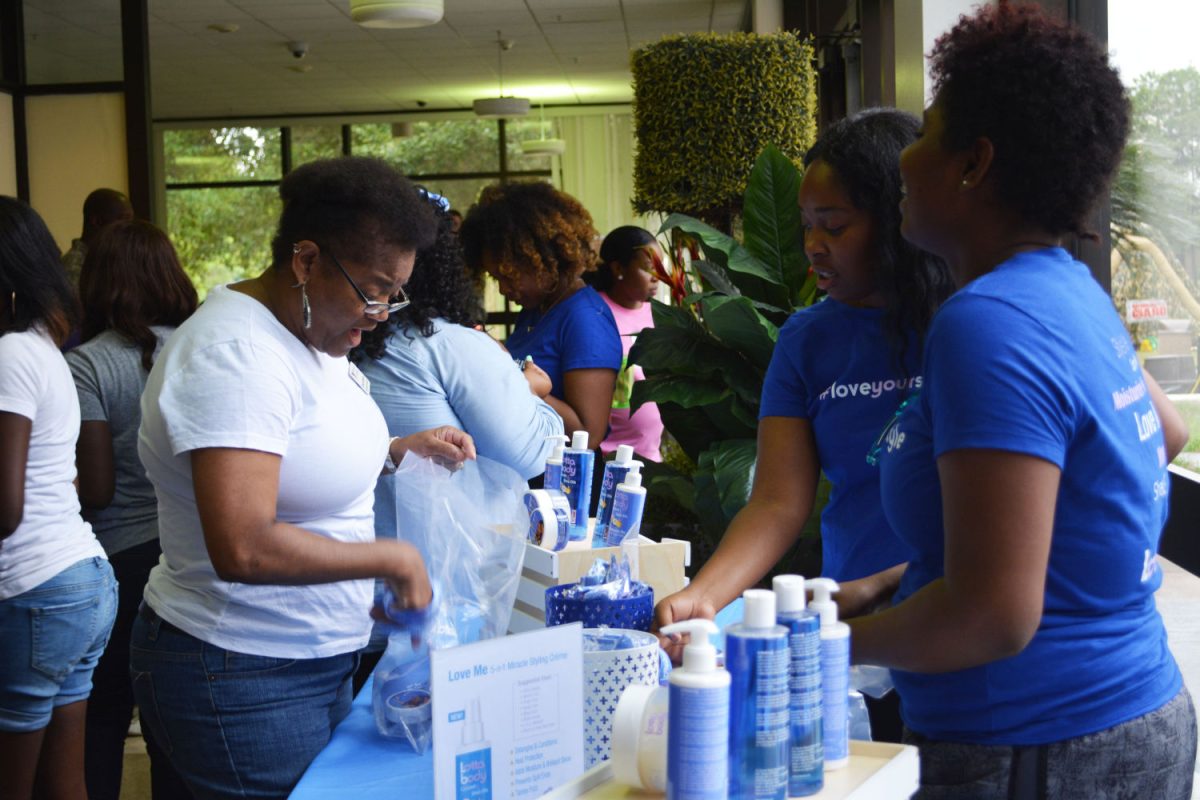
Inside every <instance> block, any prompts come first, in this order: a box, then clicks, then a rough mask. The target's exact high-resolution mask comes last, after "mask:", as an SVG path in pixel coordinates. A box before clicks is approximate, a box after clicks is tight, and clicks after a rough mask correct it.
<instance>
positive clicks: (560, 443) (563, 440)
mask: <svg viewBox="0 0 1200 800" xmlns="http://www.w3.org/2000/svg"><path fill="white" fill-rule="evenodd" d="M551 439H553V440H554V441H555V445H554V450H553V452H552V453H551V455H550V457H551V458H557V459H558V460H559V461H562V454H563V450H565V449H566V448H567V445H568V444H570V443H571V440H570V438H568V437H567V436H565V435H563V434H561V433H554V434H551V435H549V436H547V437H546V440H547V441H549V440H551Z"/></svg>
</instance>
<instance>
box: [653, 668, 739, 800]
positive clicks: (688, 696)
mask: <svg viewBox="0 0 1200 800" xmlns="http://www.w3.org/2000/svg"><path fill="white" fill-rule="evenodd" d="M667 709H668V710H667V717H668V721H667V798H668V800H725V798H726V797H727V793H728V791H729V687H728V686H720V687H715V688H708V689H693V688H689V687H686V686H677V685H675V684H671V687H670V700H669V702H668V705H667Z"/></svg>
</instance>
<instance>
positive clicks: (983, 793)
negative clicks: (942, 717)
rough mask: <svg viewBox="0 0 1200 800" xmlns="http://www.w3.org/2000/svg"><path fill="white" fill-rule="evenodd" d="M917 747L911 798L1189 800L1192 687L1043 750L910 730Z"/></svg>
mask: <svg viewBox="0 0 1200 800" xmlns="http://www.w3.org/2000/svg"><path fill="white" fill-rule="evenodd" d="M904 741H905V743H906V744H914V745H916V746H917V747H918V748H919V749H920V760H921V788H920V789H919V790H918V791H917V793H916V794H915V795H913V800H1189V799H1190V798H1191V796H1192V772H1193V769H1194V768H1195V764H1196V711H1195V709H1194V708H1193V707H1192V698H1191V696H1190V695H1189V694H1188V691H1187V688H1186V687H1185V688H1183V689H1181V690H1180V692H1179V694H1177V695H1176V696H1175V697H1174V699H1172V700H1171V701H1169V702H1168V703H1166V704H1165V705H1164V706H1162V707H1161V708H1159V709H1158V710H1156V711H1151V712H1150V713H1149V714H1145V715H1144V716H1141V717H1138V718H1137V719H1132V720H1130V721H1129V722H1123V723H1121V724H1120V725H1116V726H1113V727H1112V728H1109V729H1107V730H1103V731H1099V732H1098V733H1091V734H1088V735H1086V736H1080V737H1078V738H1075V739H1067V740H1066V741H1062V742H1055V743H1053V744H1048V745H1042V746H1039V747H1007V746H999V745H976V744H960V743H955V742H938V741H933V740H932V739H927V738H925V737H924V736H921V735H920V734H918V733H915V732H913V731H910V730H907V729H905V731H904Z"/></svg>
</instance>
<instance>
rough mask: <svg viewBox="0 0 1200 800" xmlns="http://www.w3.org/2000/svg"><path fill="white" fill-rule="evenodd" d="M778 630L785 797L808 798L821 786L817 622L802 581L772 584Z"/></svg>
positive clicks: (778, 579) (791, 578)
mask: <svg viewBox="0 0 1200 800" xmlns="http://www.w3.org/2000/svg"><path fill="white" fill-rule="evenodd" d="M771 588H772V589H774V591H775V601H776V606H777V610H776V612H777V614H778V619H779V624H780V625H783V626H784V627H786V628H787V629H788V651H789V653H790V654H791V666H790V669H789V672H788V697H789V701H788V722H789V729H788V732H789V734H790V736H789V739H790V744H789V750H788V797H808V796H809V795H813V794H816V793H817V792H819V791H821V789H822V788H823V787H824V786H825V748H824V745H823V744H822V741H821V724H822V723H821V705H822V701H821V618H820V616H818V615H817V614H816V612H814V611H812V610H810V609H806V608H805V607H804V606H805V596H804V578H802V577H801V576H799V575H777V576H775V579H774V581H772V583H771Z"/></svg>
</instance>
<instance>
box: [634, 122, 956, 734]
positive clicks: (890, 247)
mask: <svg viewBox="0 0 1200 800" xmlns="http://www.w3.org/2000/svg"><path fill="white" fill-rule="evenodd" d="M917 127H918V123H917V120H916V118H914V117H912V116H911V115H909V114H905V113H903V112H900V111H894V110H872V111H867V112H863V113H860V114H858V115H855V116H854V117H851V118H849V119H846V120H842V121H841V122H838V123H837V124H835V125H833V126H832V127H830V128H829V129H828V130H827V131H826V132H825V134H824V135H823V136H821V138H820V139H819V140H818V141H817V143H816V144H815V145H813V147H812V149H811V150H809V152H808V154H807V156H806V157H805V163H806V165H807V169H806V170H805V173H804V180H803V182H802V183H801V186H800V207H801V210H802V212H803V219H804V247H805V251H806V252H807V254H808V257H809V259H810V261H811V262H812V266H813V269H814V270H815V272H816V275H817V279H818V286H819V287H820V288H821V289H823V290H824V291H825V292H827V294H828V297H827V298H826V299H825V300H824V301H823V302H821V303H818V304H817V305H815V306H812V307H811V308H806V309H803V310H801V311H798V312H796V313H795V314H793V315H792V317H791V318H790V319H789V320H788V321H787V323H786V324H785V325H784V326H783V328H782V329H781V330H780V332H779V340H778V342H777V343H776V346H775V352H774V355H773V356H772V358H771V365H770V367H769V369H768V371H767V377H766V382H765V384H764V385H763V394H762V404H761V407H760V410H759V425H758V461H757V463H758V468H757V469H756V471H755V475H754V488H753V491H752V492H751V496H750V501H749V503H747V505H746V507H745V508H743V509H742V510H741V511H740V512H739V513H738V515H737V516H736V517H735V518H734V520H733V522H732V523H731V524H730V526H729V529H728V530H727V531H726V533H725V536H724V538H723V539H722V540H721V544H720V547H718V548H717V551H716V552H715V553H714V554H713V556H712V558H710V559H709V561H708V563H706V564H705V565H704V568H703V569H701V570H700V573H699V574H698V575H697V576H696V578H695V579H694V580H693V581H692V583H691V584H690V585H689V586H688V587H687V588H686V589H684V590H683V591H681V592H679V593H677V594H674V595H672V596H670V597H668V598H666V599H665V600H663V601H662V602H660V603H659V605H658V609H657V620H658V623H659V624H660V625H665V624H667V623H668V622H671V621H675V620H680V619H688V618H692V617H697V616H703V617H712V616H713V615H714V614H715V613H716V611H717V610H718V609H720V608H722V607H723V606H725V605H726V604H727V603H729V602H730V601H732V600H733V599H734V598H736V597H737V596H738V595H739V594H740V593H741V592H742V591H743V590H744V589H746V588H749V587H751V586H753V585H754V584H756V583H757V582H758V581H759V580H761V579H762V577H763V576H764V575H766V574H767V572H768V570H770V569H771V567H772V566H774V565H775V564H776V562H778V561H779V559H780V558H782V557H783V555H784V553H785V552H786V551H787V549H788V548H789V547H790V546H791V545H792V544H793V543H794V542H795V541H796V539H797V537H798V536H799V535H800V532H801V530H802V529H803V527H804V523H805V522H806V521H807V519H808V517H809V515H810V514H811V513H812V508H813V500H814V497H815V495H816V489H817V479H818V477H819V475H820V473H821V472H824V473H825V474H826V475H827V476H828V477H829V479H830V481H831V483H832V484H833V488H832V491H831V494H830V498H829V502H828V504H827V506H826V507H825V510H824V511H823V513H822V515H821V536H822V550H823V554H822V555H823V572H824V574H825V575H828V576H831V577H833V578H834V579H836V580H838V581H843V580H851V579H857V578H865V576H869V575H872V574H874V573H878V572H880V571H881V570H885V569H889V568H891V571H892V573H898V572H899V571H900V570H902V569H903V563H904V562H905V561H907V559H908V553H907V550H906V548H904V547H903V546H902V545H901V543H900V542H899V540H897V539H896V537H895V535H894V534H893V533H892V531H891V529H890V528H889V527H888V524H887V521H886V520H885V519H884V518H883V514H882V511H881V509H880V505H879V470H878V468H877V467H876V466H873V465H872V464H870V463H868V460H867V456H868V453H869V451H870V450H871V449H872V446H873V445H874V443H875V442H876V439H877V438H878V436H879V433H880V431H881V430H882V429H883V428H884V426H885V425H886V424H887V421H888V419H890V418H891V417H892V416H893V415H894V413H895V411H896V408H897V407H898V406H899V405H901V403H903V402H904V399H905V398H906V397H909V396H911V395H912V393H913V392H914V391H916V390H917V389H919V388H920V386H921V363H920V338H921V334H922V332H923V331H924V330H925V328H926V327H927V326H928V324H929V320H930V319H931V317H932V316H933V313H934V310H935V309H936V308H937V304H938V302H939V301H940V300H941V298H942V297H944V296H945V295H946V294H947V293H948V292H949V289H950V280H949V276H948V274H947V272H946V270H945V266H944V265H943V264H942V263H941V262H940V261H939V260H938V259H935V258H933V257H931V256H929V255H928V254H926V253H923V252H921V251H920V250H918V249H916V248H915V247H913V246H912V245H910V244H908V243H907V242H905V241H904V240H903V239H901V237H900V217H899V206H898V204H899V202H900V175H899V171H898V167H897V165H898V162H899V158H900V151H901V149H902V148H903V147H904V146H905V145H907V144H909V143H910V142H912V141H913V140H914V138H915V137H916V132H917ZM883 577H888V576H883ZM891 579H892V580H893V582H894V580H895V578H894V576H892V577H891ZM869 583H870V581H866V580H864V581H862V582H856V583H854V584H852V585H851V587H850V588H851V589H861V590H863V591H867V590H868V588H869V587H868V584H869ZM842 602H843V604H846V605H850V604H854V603H857V600H855V599H854V598H851V597H848V596H843V600H842ZM897 728H898V726H897ZM897 733H898V730H897Z"/></svg>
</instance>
